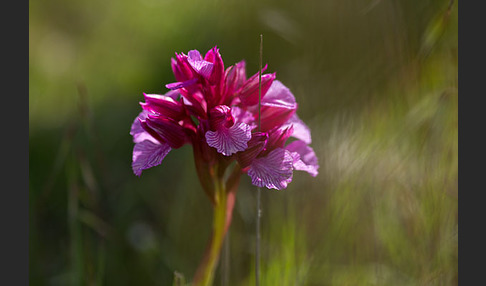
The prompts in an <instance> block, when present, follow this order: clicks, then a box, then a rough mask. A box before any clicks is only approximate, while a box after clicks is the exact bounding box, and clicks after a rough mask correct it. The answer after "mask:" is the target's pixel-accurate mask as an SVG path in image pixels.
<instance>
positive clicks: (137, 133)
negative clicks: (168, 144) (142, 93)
mask: <svg viewBox="0 0 486 286" xmlns="http://www.w3.org/2000/svg"><path fill="white" fill-rule="evenodd" d="M147 115H148V112H147V111H145V110H144V111H142V112H140V114H139V115H138V116H137V118H135V120H134V121H133V123H132V127H131V129H130V135H132V136H133V142H134V143H140V142H142V141H144V140H150V141H152V142H154V143H156V142H158V141H157V139H155V138H154V137H152V135H150V134H149V133H148V132H147V131H145V129H143V127H142V124H141V123H140V119H142V120H145V119H146V118H147Z"/></svg>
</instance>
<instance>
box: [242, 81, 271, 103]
mask: <svg viewBox="0 0 486 286" xmlns="http://www.w3.org/2000/svg"><path fill="white" fill-rule="evenodd" d="M274 80H275V73H271V74H264V75H262V103H263V98H264V97H265V96H266V93H267V91H268V90H269V89H270V88H271V86H272V82H273V81H274ZM259 84H260V82H259V77H258V76H252V77H251V78H250V79H248V80H247V81H246V82H245V84H243V86H242V87H241V88H240V90H239V98H240V100H241V103H242V104H243V105H246V106H253V105H256V104H258V96H259Z"/></svg>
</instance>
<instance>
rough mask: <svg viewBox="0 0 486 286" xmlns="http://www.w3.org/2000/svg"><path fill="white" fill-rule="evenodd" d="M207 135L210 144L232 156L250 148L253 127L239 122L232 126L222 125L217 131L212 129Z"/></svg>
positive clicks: (219, 151)
mask: <svg viewBox="0 0 486 286" xmlns="http://www.w3.org/2000/svg"><path fill="white" fill-rule="evenodd" d="M205 136H206V141H207V143H208V145H209V146H211V147H214V148H216V150H217V151H218V153H221V154H223V155H225V156H230V155H232V154H234V153H236V152H238V151H243V150H245V149H246V148H248V144H247V143H248V141H249V140H250V139H251V127H250V126H249V125H248V124H245V123H242V122H239V123H235V124H234V125H233V126H231V127H230V128H226V127H224V126H221V128H219V129H218V130H216V131H211V130H210V131H208V132H206V135H205Z"/></svg>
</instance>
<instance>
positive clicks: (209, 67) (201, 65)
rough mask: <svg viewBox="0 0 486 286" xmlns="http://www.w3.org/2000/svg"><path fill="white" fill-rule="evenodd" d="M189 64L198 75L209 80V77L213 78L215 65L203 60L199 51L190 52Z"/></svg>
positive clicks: (188, 55) (188, 56)
mask: <svg viewBox="0 0 486 286" xmlns="http://www.w3.org/2000/svg"><path fill="white" fill-rule="evenodd" d="M187 62H188V63H189V64H190V65H191V67H192V68H193V69H194V70H195V71H196V72H197V73H198V74H200V75H201V76H203V77H204V78H206V79H209V77H210V76H211V72H212V71H213V66H214V64H213V63H211V62H208V61H205V60H203V58H202V57H201V54H200V53H199V51H197V50H191V51H189V53H188V54H187Z"/></svg>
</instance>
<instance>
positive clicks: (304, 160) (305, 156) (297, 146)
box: [285, 140, 319, 177]
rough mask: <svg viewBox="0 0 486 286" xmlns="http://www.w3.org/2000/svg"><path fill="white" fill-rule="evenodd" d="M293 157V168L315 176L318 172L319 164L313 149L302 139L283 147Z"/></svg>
mask: <svg viewBox="0 0 486 286" xmlns="http://www.w3.org/2000/svg"><path fill="white" fill-rule="evenodd" d="M285 149H287V150H289V151H290V152H291V153H292V155H293V157H294V169H295V170H299V171H305V172H307V173H309V174H310V175H311V176H313V177H315V176H317V174H319V172H318V171H317V170H318V169H319V164H318V162H317V156H316V153H315V152H314V150H313V149H312V148H311V147H310V146H308V145H307V143H306V142H304V141H302V140H297V141H294V142H292V143H290V144H289V145H287V146H286V147H285Z"/></svg>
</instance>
